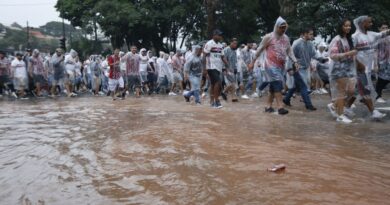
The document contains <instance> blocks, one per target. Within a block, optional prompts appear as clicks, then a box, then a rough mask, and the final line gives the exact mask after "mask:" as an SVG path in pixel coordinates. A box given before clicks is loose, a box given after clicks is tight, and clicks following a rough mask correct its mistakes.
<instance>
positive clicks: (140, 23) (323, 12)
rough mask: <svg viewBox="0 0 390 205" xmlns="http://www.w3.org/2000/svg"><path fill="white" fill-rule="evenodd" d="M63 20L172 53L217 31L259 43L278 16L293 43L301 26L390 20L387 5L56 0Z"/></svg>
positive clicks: (339, 0) (116, 41)
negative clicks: (348, 20) (361, 18)
mask: <svg viewBox="0 0 390 205" xmlns="http://www.w3.org/2000/svg"><path fill="white" fill-rule="evenodd" d="M56 8H57V10H58V11H59V12H60V13H61V16H62V17H64V18H65V19H67V20H69V21H70V22H71V23H72V25H73V26H80V27H82V28H84V29H85V30H87V33H89V34H92V33H95V34H96V32H97V30H98V28H99V29H101V30H102V31H103V32H104V33H105V35H106V36H107V37H109V38H110V39H111V44H112V45H113V47H121V46H122V45H127V46H128V47H129V46H130V45H133V44H134V45H137V46H138V47H146V48H151V47H154V48H155V49H156V50H174V49H175V48H176V47H178V45H176V42H177V41H178V39H183V42H182V43H180V46H181V45H182V44H183V43H184V41H186V42H199V41H202V40H207V39H209V38H210V36H209V34H210V32H211V31H212V29H214V28H220V29H221V30H223V32H224V38H225V40H226V41H228V40H229V39H231V38H232V37H237V38H238V39H239V40H240V41H241V42H258V41H260V36H262V35H264V34H266V33H268V32H270V31H272V29H273V26H274V23H275V20H276V18H277V17H278V16H283V17H284V18H286V19H287V21H288V23H289V25H290V27H289V30H288V33H289V35H290V36H291V37H292V38H297V37H298V36H299V31H300V28H301V27H305V26H306V25H308V26H312V27H315V28H316V30H317V33H320V34H322V35H323V36H327V35H334V34H335V27H336V26H335V25H337V23H338V22H339V21H340V19H342V18H345V17H348V18H355V17H357V16H358V15H363V14H368V15H372V16H373V17H374V19H375V20H376V22H378V21H384V20H386V19H390V11H389V10H388V8H390V1H389V0H372V1H369V2H367V1H362V0H307V1H301V0H278V1H275V0H223V1H222V0H202V1H201V0H111V1H106V0H84V1H78V0H58V1H57V5H56Z"/></svg>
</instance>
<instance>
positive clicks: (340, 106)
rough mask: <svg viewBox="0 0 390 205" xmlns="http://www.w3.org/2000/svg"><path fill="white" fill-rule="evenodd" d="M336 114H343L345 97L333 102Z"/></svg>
mask: <svg viewBox="0 0 390 205" xmlns="http://www.w3.org/2000/svg"><path fill="white" fill-rule="evenodd" d="M334 105H335V108H336V112H337V115H339V116H340V115H342V114H344V105H345V99H343V98H340V99H337V100H336V102H335V103H334Z"/></svg>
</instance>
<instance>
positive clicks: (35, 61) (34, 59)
mask: <svg viewBox="0 0 390 205" xmlns="http://www.w3.org/2000/svg"><path fill="white" fill-rule="evenodd" d="M28 68H29V71H28V73H29V75H30V78H31V79H33V81H34V85H35V90H34V91H32V92H33V93H34V94H35V95H36V96H37V97H42V94H41V86H42V85H43V84H45V83H46V79H47V71H46V70H45V67H44V66H43V58H42V56H41V54H40V53H39V50H38V49H34V51H33V53H32V56H31V58H30V60H29V66H28Z"/></svg>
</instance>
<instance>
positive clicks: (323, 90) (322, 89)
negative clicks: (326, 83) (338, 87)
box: [320, 88, 329, 94]
mask: <svg viewBox="0 0 390 205" xmlns="http://www.w3.org/2000/svg"><path fill="white" fill-rule="evenodd" d="M320 90H321V92H322V94H329V92H328V91H327V90H326V89H325V88H320Z"/></svg>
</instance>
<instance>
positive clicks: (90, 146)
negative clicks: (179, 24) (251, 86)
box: [0, 96, 390, 205]
mask: <svg viewBox="0 0 390 205" xmlns="http://www.w3.org/2000/svg"><path fill="white" fill-rule="evenodd" d="M264 100H265V99H264V98H262V99H260V100H258V99H256V100H248V101H242V102H240V103H238V104H232V103H225V104H224V105H225V108H223V109H222V110H214V109H211V108H209V107H208V106H206V105H203V106H195V105H189V104H186V103H184V100H182V98H181V97H145V98H141V99H134V98H131V99H126V100H124V101H115V102H113V101H112V100H110V98H107V97H97V98H94V97H80V98H73V99H67V98H60V99H57V100H50V99H41V100H28V101H6V100H3V101H0V204H5V205H9V204H11V205H12V204H23V205H30V204H40V205H41V204H61V205H62V204H94V205H95V204H97V205H99V204H227V205H233V204H369V205H372V204H381V205H382V204H389V201H390V191H389V190H390V132H389V130H390V129H389V122H390V117H386V118H385V119H384V120H383V121H381V122H372V121H371V120H369V119H368V118H367V117H365V115H367V111H365V109H363V107H362V105H360V104H358V109H360V110H361V111H362V112H360V113H359V115H358V117H357V119H356V120H355V123H353V124H351V125H343V124H338V123H336V122H335V121H334V120H333V119H332V118H331V117H330V114H328V113H327V112H326V110H325V105H326V102H328V101H329V97H327V96H322V97H315V100H314V102H315V104H316V105H318V107H319V110H318V111H316V112H307V111H305V110H303V109H302V107H303V106H302V105H299V103H298V102H297V100H295V101H294V104H295V107H293V108H291V109H290V111H291V112H290V114H289V115H287V116H279V115H276V114H265V113H263V107H264ZM388 114H390V113H388ZM275 164H285V165H286V170H285V171H284V172H282V173H272V172H268V171H267V169H268V168H270V167H272V166H273V165H275Z"/></svg>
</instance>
